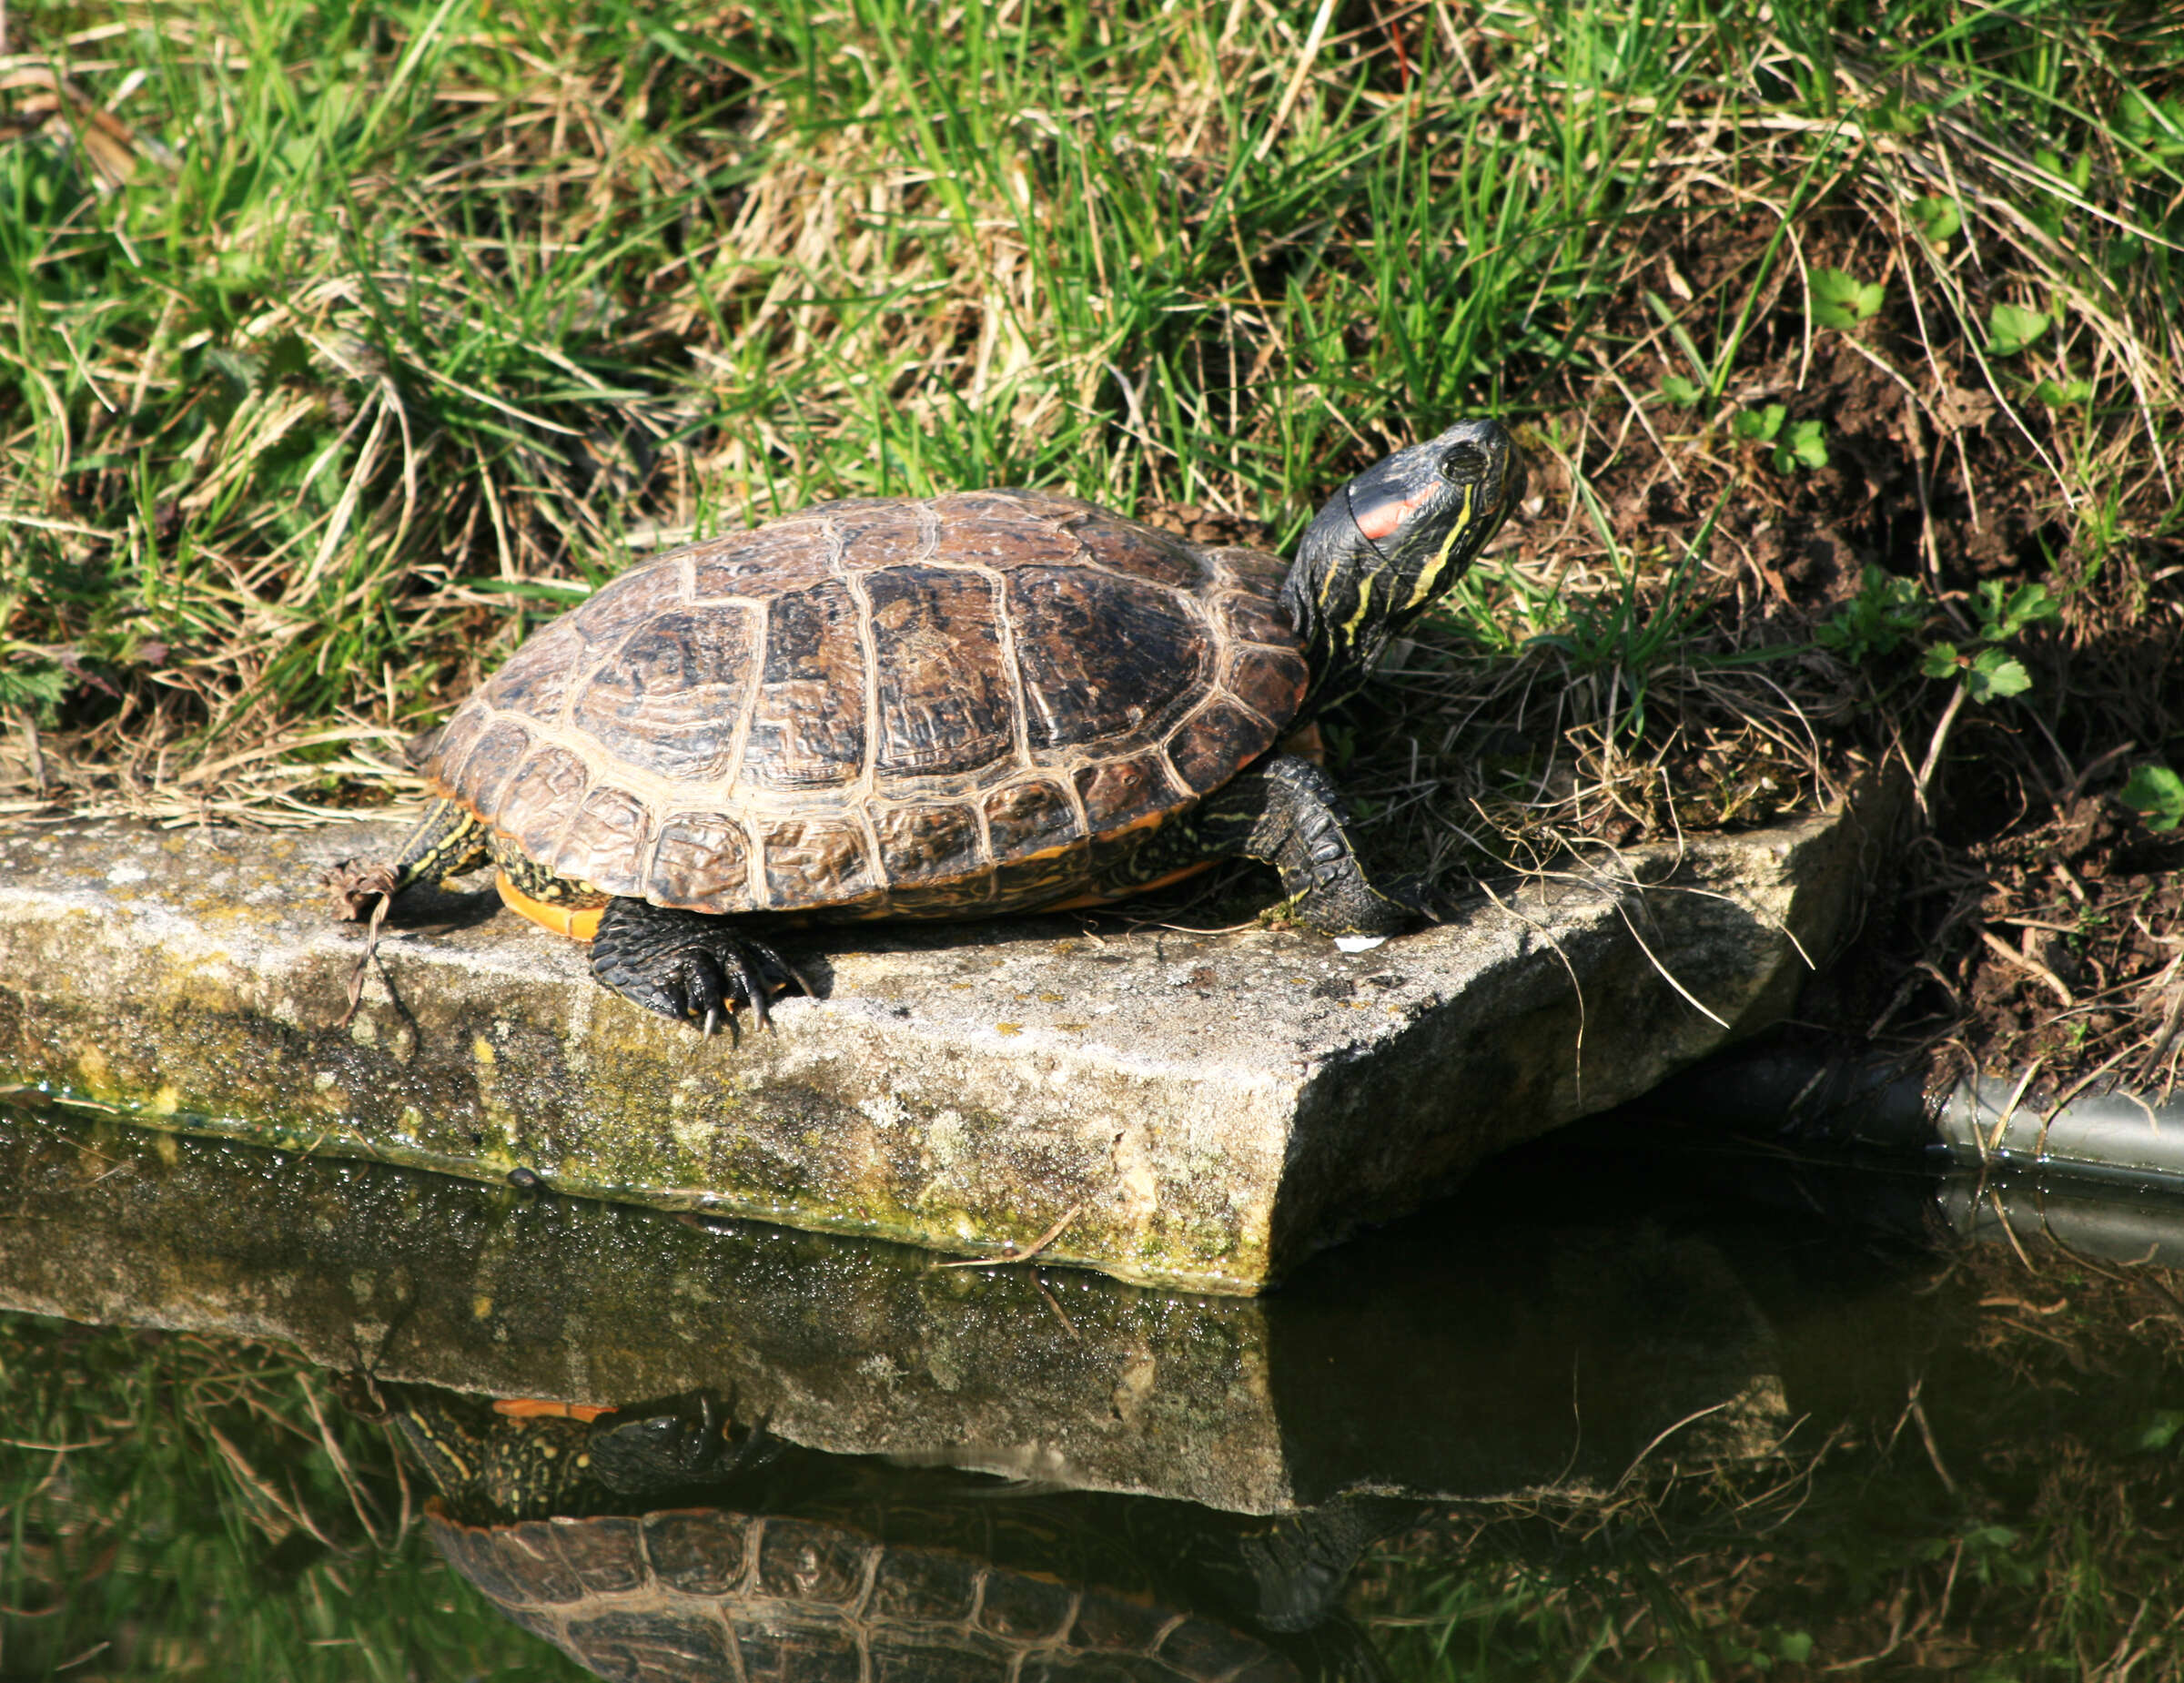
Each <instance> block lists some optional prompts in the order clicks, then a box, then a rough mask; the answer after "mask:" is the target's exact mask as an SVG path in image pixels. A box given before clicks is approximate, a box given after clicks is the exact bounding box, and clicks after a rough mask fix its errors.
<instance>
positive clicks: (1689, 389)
mask: <svg viewBox="0 0 2184 1683" xmlns="http://www.w3.org/2000/svg"><path fill="white" fill-rule="evenodd" d="M1661 395H1662V396H1663V397H1664V398H1666V399H1667V400H1669V401H1670V402H1671V403H1673V404H1674V405H1675V406H1676V407H1677V408H1678V409H1696V408H1697V407H1698V406H1699V405H1700V404H1701V403H1702V402H1704V400H1705V398H1706V388H1705V387H1704V386H1702V385H1701V384H1699V382H1698V381H1697V380H1694V379H1692V378H1691V377H1690V376H1689V375H1688V374H1663V375H1662V377H1661Z"/></svg>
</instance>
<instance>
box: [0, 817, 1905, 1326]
mask: <svg viewBox="0 0 2184 1683" xmlns="http://www.w3.org/2000/svg"><path fill="white" fill-rule="evenodd" d="M1885 805H1886V803H1868V804H1867V805H1866V806H1863V807H1861V808H1859V809H1857V810H1855V811H1845V812H1838V813H1835V814H1830V815H1826V816H1820V817H1815V818H1812V819H1807V820H1804V821H1801V822H1800V823H1797V824H1793V825H1789V826H1781V827H1780V828H1779V829H1776V830H1773V831H1764V832H1757V833H1753V834H1749V835H1745V836H1728V837H1708V838H1696V839H1694V840H1693V841H1692V842H1691V843H1690V844H1688V845H1687V846H1686V847H1684V848H1683V849H1681V850H1680V851H1678V850H1666V849H1650V850H1639V851H1637V852H1635V853H1633V854H1631V855H1629V856H1626V857H1624V858H1623V860H1621V861H1619V862H1618V866H1617V868H1616V869H1615V870H1614V871H1613V872H1610V871H1606V870H1602V871H1598V872H1594V873H1592V874H1590V875H1586V876H1581V877H1564V878H1560V879H1556V880H1553V881H1548V882H1542V883H1536V884H1532V885H1527V886H1524V887H1518V888H1513V889H1509V890H1505V891H1502V892H1498V893H1496V894H1495V895H1493V896H1491V897H1489V896H1481V897H1480V898H1479V899H1478V901H1477V902H1476V903H1475V904H1473V905H1472V906H1471V907H1467V910H1466V913H1465V915H1464V916H1463V917H1462V918H1460V919H1459V920H1458V921H1456V922H1455V923H1453V924H1451V925H1450V926H1448V927H1445V928H1437V929H1431V930H1427V931H1424V932H1422V933H1421V934H1418V935H1415V936H1410V937H1405V938H1400V939H1398V940H1395V941H1391V942H1390V943H1388V944H1387V945H1385V946H1383V947H1381V948H1378V949H1376V950H1373V951H1370V952H1366V953H1360V954H1345V953H1341V952H1339V951H1337V950H1336V949H1335V948H1333V947H1332V946H1331V945H1330V943H1328V942H1325V941H1322V940H1320V939H1317V938H1311V937H1308V936H1302V935H1296V934H1284V933H1275V932H1268V931H1257V930H1254V931H1247V932H1243V933H1239V934H1227V935H1192V934H1182V933H1177V932H1173V931H1168V930H1162V929H1148V928H1139V929H1136V930H1128V929H1125V928H1121V927H1120V926H1118V925H1117V924H1116V923H1115V922H1113V921H1112V920H1108V921H1105V922H1101V923H1087V922H1085V921H1082V920H1061V919H1055V918H1021V919H1015V920H1009V921H1003V922H993V923H986V924H958V925H933V926H892V927H876V928H870V929H863V930H857V931H854V932H841V931H832V932H824V933H821V932H813V933H812V934H811V935H809V936H807V937H804V938H801V940H800V944H799V945H798V946H797V947H796V948H795V949H794V952H793V956H794V957H795V958H797V959H798V961H799V962H800V964H802V965H804V967H805V968H807V970H808V971H809V972H810V973H812V974H813V975H814V980H815V981H816V982H817V984H818V989H819V992H820V995H821V997H820V998H817V999H787V1000H784V1001H783V1002H782V1003H781V1004H780V1005H779V1006H778V1007H777V1008H776V1010H775V1014H774V1015H775V1029H774V1031H773V1032H772V1033H764V1034H758V1033H751V1032H748V1031H745V1032H744V1033H743V1034H742V1035H741V1036H740V1037H737V1038H733V1039H732V1038H730V1037H726V1036H723V1037H720V1038H717V1039H713V1040H712V1041H705V1040H703V1039H700V1038H699V1037H697V1036H695V1035H694V1034H693V1033H692V1032H691V1031H690V1030H688V1029H684V1028H682V1027H679V1026H677V1025H675V1024H673V1023H671V1022H668V1021H667V1020H665V1019H660V1018H656V1017H652V1016H651V1015H649V1014H648V1013H645V1012H642V1011H641V1010H638V1009H635V1008H634V1007H632V1006H630V1005H629V1004H627V1003H626V1002H625V1001H623V1000H621V999H616V998H614V997H612V996H611V995H609V994H607V993H605V992H603V991H602V989H599V988H598V987H597V986H596V985H595V984H594V983H593V982H592V981H591V978H590V976H589V974H588V971H587V969H586V967H585V963H584V955H583V952H582V949H581V948H579V947H577V946H575V945H574V944H573V943H570V942H566V941H561V940H557V939H555V938H552V937H550V936H548V935H546V934H544V933H542V932H541V931H540V930H538V929H536V928H532V927H531V926H530V925H528V924H524V923H522V922H521V921H520V920H519V919H516V918H513V917H511V916H507V915H505V914H502V915H494V911H495V908H494V906H493V903H492V902H491V900H490V897H488V896H480V895H455V894H442V895H439V896H427V897H422V898H421V899H420V903H419V904H418V905H417V906H415V907H405V908H404V912H403V916H402V919H401V922H400V923H399V925H394V926H390V928H389V931H388V932H387V935H386V938H384V939H383V941H382V944H381V947H380V952H379V958H378V959H377V961H376V962H375V964H374V965H373V966H372V968H371V969H370V970H369V973H368V975H367V978H366V983H365V988H364V991H363V996H362V999H361V1003H360V1007H359V1010H358V1012H357V1014H356V1017H355V1019H353V1021H351V1022H350V1023H349V1025H348V1026H347V1027H346V1028H344V1027H342V1026H341V1018H342V1014H343V1010H344V1008H345V1005H346V994H347V985H348V981H349V975H350V972H351V970H352V968H353V967H354V965H355V963H356V959H357V956H358V953H359V950H360V945H361V940H360V937H359V934H358V933H357V932H356V931H355V930H354V929H352V928H344V927H342V926H339V925H336V924H334V923H333V922H331V921H330V920H329V918H328V917H327V916H326V914H325V912H324V910H323V909H322V907H321V905H320V903H319V897H318V895H317V892H316V889H315V884H316V882H317V878H318V877H319V873H320V871H321V870H323V869H324V868H325V867H327V866H328V865H329V864H330V863H331V862H332V861H333V860H335V859H336V858H338V857H344V856H349V855H360V856H367V857H369V856H374V855H377V854H382V853H384V852H386V851H387V850H388V848H389V845H390V843H391V840H392V838H393V836H394V835H395V833H396V831H395V826H388V825H359V826H352V827H350V828H348V829H339V830H329V831H317V832H301V833H288V834H285V835H270V836H268V835H267V834H264V833H262V832H261V833H251V832H244V831H238V830H224V829H217V828H206V829H195V830H184V831H172V832H170V831H158V830H152V829H147V828H144V827H138V826H125V825H61V826H46V827H38V826H24V825H20V824H18V825H15V826H9V827H7V828H5V829H4V830H0V860H4V861H5V870H4V871H0V1067H5V1068H6V1069H7V1070H10V1071H12V1072H13V1073H14V1075H15V1078H16V1079H17V1080H23V1081H25V1082H29V1083H32V1084H35V1085H37V1086H40V1087H41V1088H43V1089H45V1090H47V1091H50V1092H54V1093H56V1094H64V1095H66V1096H69V1097H72V1098H75V1099H78V1100H87V1101H90V1102H93V1103H96V1104H100V1105H105V1106H109V1107H112V1108H113V1109H114V1110H116V1111H117V1112H118V1113H121V1114H125V1115H127V1116H129V1117H131V1118H132V1119H134V1120H138V1121H142V1122H145V1123H148V1124H150V1125H153V1126H158V1127H167V1128H173V1129H178V1130H185V1131H197V1132H217V1133H222V1134H227V1135H229V1136H232V1137H239V1138H244V1139H249V1140H256V1141H261V1142H263V1143H267V1144H274V1145H279V1146H282V1147H285V1148H287V1149H290V1150H303V1151H319V1152H326V1153H331V1154H338V1155H347V1156H355V1157H362V1158H368V1159H372V1160H376V1161H392V1162H399V1163H405V1164H410V1165H413V1166H420V1167H427V1168H432V1169H436V1170H440V1171H451V1172H456V1173H461V1174H467V1175H470V1176H473V1177H475V1178H479V1179H486V1180H492V1179H501V1178H504V1177H505V1176H507V1175H508V1174H509V1173H510V1172H511V1171H515V1170H519V1169H521V1170H526V1171H530V1172H531V1173H534V1174H536V1175H537V1176H539V1177H540V1179H541V1181H545V1182H547V1183H549V1184H551V1185H553V1186H555V1187H557V1188H559V1189H560V1190H562V1191H571V1192H580V1193H589V1194H596V1195H598V1196H602V1197H608V1198H614V1199H621V1200H626V1201H638V1202H644V1203H650V1204H653V1205H658V1206H667V1207H686V1208H693V1209H702V1210H712V1211H719V1212H730V1213H734V1214H737V1215H743V1216H752V1217H757V1218H760V1219H763V1220H770V1221H775V1222H784V1223H786V1224H789V1225H793V1226H799V1227H806V1228H812V1229H817V1230H823V1231H832V1232H849V1233H864V1234H870V1235H875V1236H878V1237H884V1238H889V1239H895V1240H900V1241H907V1242H913V1243H916V1244H921V1245H925V1246H928V1247H931V1248H935V1249H941V1250H948V1251H955V1252H960V1253H965V1254H971V1255H979V1254H988V1255H991V1254H1000V1253H1005V1252H1007V1251H1009V1250H1010V1249H1011V1248H1021V1247H1024V1246H1026V1245H1027V1244H1029V1243H1030V1242H1032V1241H1034V1240H1035V1239H1036V1238H1038V1237H1039V1236H1041V1235H1043V1234H1046V1233H1047V1232H1049V1231H1050V1230H1053V1229H1055V1228H1057V1226H1058V1227H1059V1228H1060V1232H1059V1233H1058V1235H1057V1237H1056V1238H1055V1240H1054V1241H1053V1242H1052V1245H1051V1247H1050V1249H1049V1251H1048V1252H1046V1253H1045V1254H1046V1255H1048V1256H1049V1257H1050V1258H1051V1260H1053V1261H1055V1262H1073V1263H1078V1264H1083V1265H1087V1266H1091V1267H1096V1268H1099V1269H1102V1270H1104V1271H1106V1272H1109V1273H1112V1274H1115V1275H1117V1276H1118V1277H1121V1278H1124V1279H1128V1280H1134V1281H1138V1282H1142V1283H1152V1284H1158V1285H1163V1286H1172V1287H1180V1288H1185V1289H1190V1290H1197V1291H1213V1292H1226V1293H1239V1292H1243V1293H1248V1292H1252V1291H1256V1290H1259V1289H1261V1288H1262V1287H1264V1286H1265V1285H1267V1284H1269V1283H1271V1282H1272V1281H1274V1280H1275V1279H1277V1278H1278V1277H1279V1275H1280V1274H1281V1272H1284V1271H1285V1270H1286V1269H1288V1268H1289V1267H1291V1266H1293V1265H1294V1264H1295V1263H1296V1262H1298V1261H1299V1260H1301V1258H1302V1257H1303V1256H1305V1255H1307V1254H1309V1252H1311V1251H1313V1250H1314V1249H1317V1248H1318V1247H1320V1245H1322V1244H1324V1243H1326V1242H1329V1241H1330V1239H1331V1238H1333V1237H1336V1236H1338V1235H1339V1234H1340V1232H1344V1231H1347V1230H1348V1229H1349V1228H1350V1227H1353V1226H1355V1225H1356V1224H1357V1223H1358V1222H1362V1221H1367V1220H1378V1219H1381V1218H1384V1217H1386V1216H1389V1215H1392V1214H1396V1213H1399V1212H1400V1211H1402V1210H1404V1209H1408V1208H1411V1207H1415V1205H1416V1204H1417V1203H1418V1202H1420V1201H1422V1200H1423V1199H1424V1198H1425V1197H1427V1196H1430V1195H1431V1193H1433V1192H1434V1191H1438V1190H1441V1188H1444V1187H1446V1186H1448V1185H1451V1184H1452V1183H1453V1182H1454V1181H1456V1180H1457V1179H1458V1178H1460V1177H1461V1174H1462V1173H1463V1172H1464V1171H1467V1170H1468V1169H1469V1168H1470V1167H1471V1166H1472V1165H1474V1164H1476V1163H1477V1162H1478V1161H1481V1160H1482V1159H1483V1158H1484V1157H1486V1156H1488V1155H1490V1154H1491V1153H1492V1152H1494V1151H1500V1150H1502V1149H1504V1148H1505V1147H1507V1146H1508V1145H1510V1144H1512V1143H1514V1142H1515V1141H1518V1140H1521V1139H1522V1138H1525V1137H1529V1136H1530V1135H1532V1134H1537V1133H1540V1132H1543V1131H1545V1130H1548V1129H1550V1128H1552V1127H1556V1126H1559V1125H1560V1124H1562V1123H1563V1122H1565V1121H1568V1120H1573V1119H1574V1118H1575V1117H1578V1116H1581V1115H1583V1114H1586V1113H1588V1112H1590V1111H1593V1110H1601V1109H1603V1108H1606V1107H1608V1106H1610V1105H1613V1104H1614V1103H1617V1102H1620V1101H1622V1100H1625V1099H1628V1098H1630V1097H1633V1096H1634V1095H1635V1094H1636V1093H1638V1092H1640V1091H1643V1090H1645V1089H1646V1088H1647V1087H1649V1086H1651V1085H1653V1083H1654V1082H1655V1081H1657V1080H1660V1079H1661V1078H1662V1077H1663V1075H1665V1074H1666V1073H1668V1072H1669V1071H1670V1070H1673V1069H1675V1068H1680V1067H1681V1066H1682V1065H1683V1064H1684V1063H1686V1062H1689V1061H1691V1060H1692V1059H1695V1058H1697V1057H1700V1056H1703V1055H1704V1053H1705V1052H1707V1051H1709V1050H1712V1049H1714V1048H1715V1047H1717V1046H1719V1045H1721V1044H1724V1043H1725V1042H1726V1041H1727V1040H1729V1039H1734V1038H1736V1037H1738V1036H1741V1035H1743V1034H1747V1033H1750V1032H1753V1031H1754V1030H1755V1029H1758V1028H1761V1027H1764V1026H1765V1024H1766V1023H1767V1022H1771V1021H1773V1020H1775V1019H1776V1018H1778V1017H1779V1016H1780V1015H1781V1014H1782V1012H1783V1011H1784V1010H1785V1009H1787V1006H1788V1003H1789V1001H1790V999H1791V998H1792V997H1793V996H1794V993H1795V987H1796V983H1797V979H1798V977H1799V976H1800V975H1801V974H1802V973H1803V972H1804V969H1805V961H1804V958H1803V957H1802V956H1801V952H1800V949H1801V948H1802V949H1803V952H1805V953H1816V952H1818V951H1819V950H1823V949H1825V948H1826V947H1827V946H1828V945H1830V944H1831V943H1832V941H1833V940H1834V939H1835V938H1837V937H1838V935H1839V932H1840V930H1841V929H1842V928H1845V927H1847V924H1848V921H1849V920H1850V919H1851V918H1854V917H1855V913H1856V909H1857V907H1858V905H1859V902H1860V899H1861V896H1862V892H1863V888H1864V886H1865V881H1866V871H1865V869H1864V867H1863V860H1864V858H1865V856H1866V852H1867V851H1868V849H1869V843H1870V837H1871V835H1872V832H1873V828H1874V817H1873V814H1874V810H1875V809H1876V806H1885ZM1701 1008H1704V1009H1701ZM1581 1022H1582V1044H1581V1042H1580V1039H1579V1032H1578V1030H1579V1025H1580V1023H1581Z"/></svg>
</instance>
